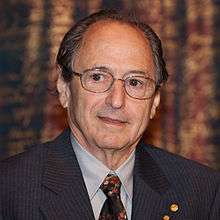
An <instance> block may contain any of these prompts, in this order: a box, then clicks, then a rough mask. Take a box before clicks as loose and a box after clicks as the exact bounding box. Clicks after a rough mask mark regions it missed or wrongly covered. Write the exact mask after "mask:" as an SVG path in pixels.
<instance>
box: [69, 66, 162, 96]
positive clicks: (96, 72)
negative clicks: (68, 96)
mask: <svg viewBox="0 0 220 220" xmlns="http://www.w3.org/2000/svg"><path fill="white" fill-rule="evenodd" d="M73 74H75V75H76V76H79V77H80V81H81V84H82V87H83V88H84V89H85V90H87V91H90V92H94V93H103V92H106V91H108V90H109V89H110V88H111V87H112V85H113V83H114V81H115V80H120V81H122V82H123V83H124V88H125V91H126V93H127V94H128V95H129V96H130V97H132V98H135V99H149V98H151V97H152V96H153V94H154V93H155V91H156V90H157V89H158V87H159V86H157V85H156V82H155V81H154V80H153V79H151V78H149V77H147V76H144V75H142V74H137V73H132V72H131V73H130V74H129V75H127V76H126V77H125V78H124V79H117V78H114V76H113V75H112V73H111V72H109V71H106V70H102V69H98V68H94V69H88V70H85V71H83V72H82V73H78V72H73Z"/></svg>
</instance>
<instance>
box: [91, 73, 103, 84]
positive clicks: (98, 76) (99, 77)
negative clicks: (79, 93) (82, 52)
mask: <svg viewBox="0 0 220 220" xmlns="http://www.w3.org/2000/svg"><path fill="white" fill-rule="evenodd" d="M106 78H107V76H106V74H105V73H101V72H89V79H90V80H91V81H93V82H102V81H104V80H106Z"/></svg>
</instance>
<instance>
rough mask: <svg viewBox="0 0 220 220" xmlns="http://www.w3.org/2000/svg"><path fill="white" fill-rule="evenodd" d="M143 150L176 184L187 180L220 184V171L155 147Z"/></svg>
mask: <svg viewBox="0 0 220 220" xmlns="http://www.w3.org/2000/svg"><path fill="white" fill-rule="evenodd" d="M143 148H144V149H145V150H146V151H147V152H148V153H149V154H150V155H151V157H152V158H153V159H154V160H155V161H156V163H157V164H158V165H159V166H160V168H161V169H162V170H163V171H164V173H166V174H167V175H168V176H169V178H170V179H172V181H174V182H175V181H177V180H183V178H185V179H187V180H188V181H189V182H190V179H194V180H196V181H203V180H205V182H207V181H214V183H217V184H220V172H219V171H216V170H214V169H212V168H210V167H208V166H206V165H203V164H201V163H199V162H196V161H193V160H190V159H187V158H185V157H183V156H180V155H177V154H174V153H171V152H168V151H166V150H164V149H161V148H158V147H155V146H153V145H144V146H143ZM208 178H209V179H208Z"/></svg>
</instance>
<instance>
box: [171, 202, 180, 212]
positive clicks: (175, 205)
mask: <svg viewBox="0 0 220 220" xmlns="http://www.w3.org/2000/svg"><path fill="white" fill-rule="evenodd" d="M178 210H179V206H178V205H177V204H176V203H173V204H171V205H170V211H171V212H177V211H178Z"/></svg>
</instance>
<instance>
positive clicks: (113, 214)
mask: <svg viewBox="0 0 220 220" xmlns="http://www.w3.org/2000/svg"><path fill="white" fill-rule="evenodd" d="M120 187H121V181H120V179H119V178H118V176H115V175H113V174H108V176H107V177H106V178H105V180H104V181H103V183H102V185H101V186H100V188H101V190H102V191H103V192H104V193H105V195H106V197H107V199H106V200H105V203H104V205H103V207H102V210H101V213H100V216H99V220H125V219H127V215H126V211H125V208H124V206H123V204H122V201H121V197H120Z"/></svg>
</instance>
